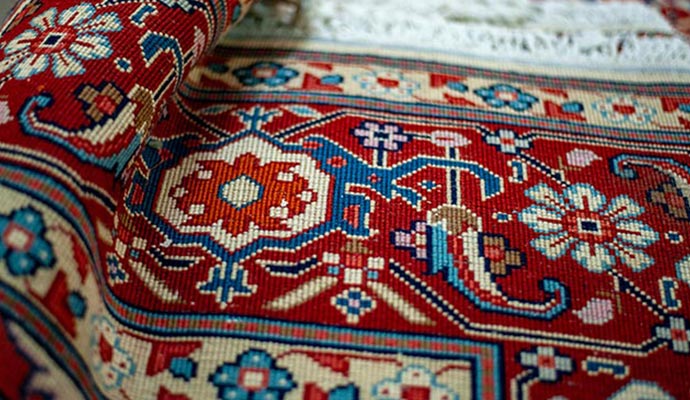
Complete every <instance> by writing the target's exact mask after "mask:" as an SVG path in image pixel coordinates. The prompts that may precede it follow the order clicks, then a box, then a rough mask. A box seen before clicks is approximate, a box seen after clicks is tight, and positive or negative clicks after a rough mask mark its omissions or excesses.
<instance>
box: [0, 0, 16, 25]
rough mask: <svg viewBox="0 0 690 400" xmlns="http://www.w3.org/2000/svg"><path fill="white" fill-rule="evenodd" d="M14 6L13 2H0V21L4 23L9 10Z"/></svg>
mask: <svg viewBox="0 0 690 400" xmlns="http://www.w3.org/2000/svg"><path fill="white" fill-rule="evenodd" d="M13 5H14V0H0V21H4V20H5V17H6V16H7V14H8V13H9V12H10V8H12V6H13Z"/></svg>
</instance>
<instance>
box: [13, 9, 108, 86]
mask: <svg viewBox="0 0 690 400" xmlns="http://www.w3.org/2000/svg"><path fill="white" fill-rule="evenodd" d="M95 14H96V7H95V6H94V5H93V4H89V3H81V4H79V5H76V6H73V7H70V8H68V9H66V10H64V11H62V12H60V13H59V14H58V10H57V8H54V7H53V8H50V9H48V10H47V11H46V12H44V13H43V14H41V15H39V16H37V17H35V18H34V19H32V20H31V26H32V27H33V29H27V30H26V31H24V32H22V33H20V34H19V35H17V37H15V38H14V39H12V40H11V41H10V42H9V43H7V46H6V47H5V57H4V59H2V60H0V72H5V71H11V72H12V76H14V78H16V79H26V78H29V77H31V76H33V75H36V74H39V73H41V72H43V71H45V70H46V69H48V67H51V66H52V71H53V75H55V76H56V77H58V78H63V77H67V76H75V75H81V74H83V73H84V72H85V71H86V69H85V68H84V66H83V65H82V63H81V61H80V60H98V59H105V58H108V57H110V56H111V55H112V53H113V50H112V47H111V45H110V41H109V40H108V37H106V36H105V35H103V34H102V33H103V32H119V31H120V30H122V25H121V23H120V20H119V19H118V17H117V14H115V13H114V12H110V13H105V14H101V15H98V16H95Z"/></svg>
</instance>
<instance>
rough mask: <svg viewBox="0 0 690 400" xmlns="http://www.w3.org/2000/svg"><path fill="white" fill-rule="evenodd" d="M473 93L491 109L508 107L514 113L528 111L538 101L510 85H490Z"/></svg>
mask: <svg viewBox="0 0 690 400" xmlns="http://www.w3.org/2000/svg"><path fill="white" fill-rule="evenodd" d="M474 93H475V94H476V95H477V96H479V97H481V98H482V99H483V100H484V102H485V103H486V104H488V105H490V106H491V107H495V108H502V107H505V106H508V107H510V108H512V109H513V110H515V111H525V110H527V109H530V108H531V107H532V105H534V103H536V102H538V101H539V99H537V98H536V97H534V96H532V95H531V94H529V93H525V92H523V91H522V90H520V89H518V88H516V87H513V86H511V85H506V84H499V85H491V86H489V87H488V88H480V89H477V90H475V91H474Z"/></svg>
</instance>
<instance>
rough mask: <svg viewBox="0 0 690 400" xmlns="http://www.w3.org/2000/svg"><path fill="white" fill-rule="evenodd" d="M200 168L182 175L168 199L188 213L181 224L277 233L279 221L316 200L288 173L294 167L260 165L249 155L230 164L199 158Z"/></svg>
mask: <svg viewBox="0 0 690 400" xmlns="http://www.w3.org/2000/svg"><path fill="white" fill-rule="evenodd" d="M199 164H200V165H201V166H202V169H201V170H200V171H199V172H198V173H197V174H193V175H190V176H187V177H185V178H184V179H183V180H182V182H181V184H180V185H179V186H176V187H174V188H173V189H172V192H173V193H171V195H172V196H173V197H176V198H177V207H178V208H180V209H181V210H184V211H185V212H187V213H188V214H189V215H190V218H189V219H188V220H187V221H186V222H185V224H184V225H186V226H199V225H202V226H208V225H212V224H214V223H216V221H219V220H221V221H222V227H223V228H224V229H225V230H226V231H228V232H229V233H231V234H232V235H238V234H240V233H242V232H245V231H247V230H248V229H250V227H251V226H252V225H255V226H257V227H258V228H260V229H262V230H282V229H284V228H285V227H284V221H285V220H287V219H289V218H292V217H294V216H295V215H298V214H300V213H303V212H304V210H305V208H306V206H307V205H308V204H309V203H310V202H311V200H312V199H311V198H315V197H316V196H315V194H314V193H312V192H311V191H310V190H309V187H308V182H307V179H305V178H304V177H302V176H299V175H298V174H296V173H294V172H292V171H291V168H292V167H294V166H296V165H297V164H295V163H288V162H272V163H268V164H264V165H262V164H261V161H260V160H259V158H257V157H256V156H254V155H252V154H245V155H243V156H241V157H239V158H238V159H237V160H236V161H235V163H234V164H232V165H228V164H227V163H226V162H224V161H217V160H204V161H200V162H199Z"/></svg>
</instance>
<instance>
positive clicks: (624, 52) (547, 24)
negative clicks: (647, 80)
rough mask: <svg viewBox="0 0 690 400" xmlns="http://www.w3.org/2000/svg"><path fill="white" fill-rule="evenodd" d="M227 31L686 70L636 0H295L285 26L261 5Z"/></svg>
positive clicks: (686, 62)
mask: <svg viewBox="0 0 690 400" xmlns="http://www.w3.org/2000/svg"><path fill="white" fill-rule="evenodd" d="M466 3H470V4H466ZM231 36H232V37H251V38H269V37H271V38H275V37H280V38H290V39H299V40H317V41H339V42H349V43H357V44H362V45H384V46H402V47H407V48H410V47H411V48H417V49H423V50H433V51H442V52H450V53H455V54H464V55H470V56H480V57H486V58H494V59H499V58H500V59H502V60H505V59H510V60H511V61H518V62H520V61H522V62H526V63H532V62H538V63H548V64H564V65H583V66H598V67H601V66H607V67H629V68H636V69H637V68H648V67H657V68H664V69H669V68H671V69H682V70H687V69H690V45H688V43H686V42H685V41H684V40H683V39H682V38H681V37H680V36H679V35H676V34H674V31H673V28H672V27H671V26H670V25H669V24H668V22H667V21H666V20H665V19H664V18H663V17H662V16H661V15H660V14H659V13H657V12H656V10H655V9H653V8H651V7H648V6H645V5H644V4H641V3H617V2H611V3H592V2H574V1H565V2H564V1H557V0H546V1H542V2H538V3H536V2H533V1H530V0H492V1H490V0H484V1H475V2H458V1H453V0H425V1H424V2H418V1H414V0H408V1H400V0H378V1H376V2H372V1H371V0H348V1H347V2H341V1H339V0H303V4H302V11H301V14H300V16H299V17H298V19H297V20H296V21H295V23H294V24H293V25H291V26H286V25H284V24H282V23H280V22H279V20H278V18H277V17H276V16H275V15H271V14H270V13H266V11H265V10H264V11H263V13H262V14H261V15H257V14H254V15H253V16H250V17H248V19H247V20H246V21H244V22H243V23H242V24H240V26H238V27H237V29H235V30H234V31H233V32H232V33H231Z"/></svg>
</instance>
